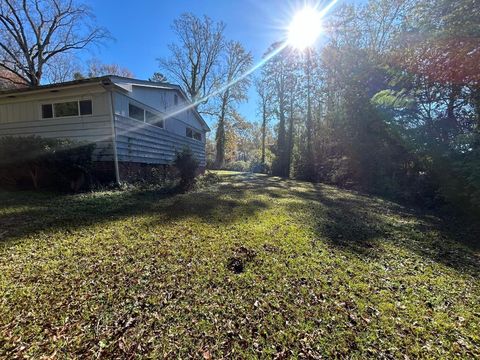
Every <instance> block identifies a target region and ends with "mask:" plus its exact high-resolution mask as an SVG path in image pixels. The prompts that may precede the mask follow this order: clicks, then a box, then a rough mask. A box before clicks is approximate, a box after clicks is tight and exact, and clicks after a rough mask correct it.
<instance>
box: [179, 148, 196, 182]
mask: <svg viewBox="0 0 480 360" xmlns="http://www.w3.org/2000/svg"><path fill="white" fill-rule="evenodd" d="M173 165H174V166H175V167H176V168H177V170H178V173H179V177H180V184H179V186H180V189H182V190H184V191H186V190H189V189H191V188H192V186H193V184H194V183H195V176H196V175H197V170H198V165H199V164H198V160H197V159H196V158H195V156H194V155H193V153H192V150H190V148H184V149H183V150H182V151H181V152H179V153H177V154H176V156H175V160H174V161H173Z"/></svg>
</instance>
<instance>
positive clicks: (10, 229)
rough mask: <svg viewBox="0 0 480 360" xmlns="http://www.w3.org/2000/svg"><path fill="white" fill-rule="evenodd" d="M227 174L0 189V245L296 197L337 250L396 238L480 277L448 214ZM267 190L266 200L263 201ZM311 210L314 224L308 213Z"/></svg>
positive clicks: (236, 215) (217, 219)
mask: <svg viewBox="0 0 480 360" xmlns="http://www.w3.org/2000/svg"><path fill="white" fill-rule="evenodd" d="M221 178H222V182H221V183H219V184H217V185H215V186H213V187H212V188H208V189H206V190H204V191H199V192H192V193H187V194H181V195H175V194H171V193H165V192H162V191H153V190H150V191H116V192H106V193H97V194H95V193H94V194H85V195H73V196H72V195H52V194H48V193H41V194H38V193H27V192H25V193H0V204H2V205H1V206H0V244H2V243H3V244H7V243H9V242H11V241H14V240H16V239H19V238H21V237H25V236H28V235H31V234H35V233H38V232H41V231H55V230H74V229H81V228H84V227H88V226H89V225H94V224H98V223H106V222H109V221H114V220H119V219H122V218H126V217H129V216H135V215H151V216H152V217H153V220H152V221H162V222H164V223H168V222H169V221H176V220H179V219H187V218H196V219H199V220H200V221H202V222H205V223H209V224H225V223H230V222H234V221H241V220H242V219H245V218H246V217H251V216H255V215H256V214H257V213H258V212H261V211H262V210H264V209H266V208H268V207H269V206H270V205H271V204H270V203H271V201H277V200H278V201H281V200H291V201H285V202H280V203H279V206H284V207H285V208H286V210H287V211H288V212H289V213H290V214H291V216H292V218H296V219H297V220H299V221H302V222H303V223H305V225H307V226H313V228H314V230H315V232H316V234H317V237H318V239H319V241H326V242H327V243H328V244H329V245H330V246H332V247H334V248H338V249H339V250H342V251H348V252H351V253H354V254H356V255H358V256H361V257H365V258H368V257H375V256H377V255H378V254H379V252H380V251H381V245H382V243H385V242H391V243H394V244H395V245H397V246H401V247H403V248H406V249H408V250H410V251H412V252H415V253H417V254H419V255H420V256H422V257H424V258H428V259H431V260H433V261H436V262H441V263H443V264H445V265H447V266H449V267H452V268H455V269H457V270H459V271H464V272H468V273H470V274H472V275H474V276H477V277H478V276H479V268H480V266H479V258H478V254H476V248H475V244H474V242H473V239H474V236H475V235H472V234H470V235H469V236H468V235H467V234H465V233H464V232H461V231H459V230H458V229H457V230H455V229H454V228H448V227H447V226H446V222H445V221H444V220H443V221H442V220H440V219H438V218H436V217H433V216H428V215H426V214H424V213H422V212H421V211H419V210H412V209H407V208H405V207H402V206H400V205H398V204H395V203H392V202H388V201H383V200H381V199H378V198H374V197H369V196H366V195H362V194H358V193H355V192H349V191H343V190H336V189H335V188H333V187H330V186H324V185H318V184H317V185H313V184H310V183H304V182H299V181H293V180H288V179H281V178H276V177H267V176H263V175H252V174H248V173H242V174H239V173H232V174H222V175H221ZM260 195H262V197H260V198H261V199H264V200H259V196H260ZM265 199H266V200H265ZM269 199H271V201H270V200H269ZM306 213H307V215H311V216H310V217H311V218H313V219H314V220H313V223H307V222H305V220H304V219H302V217H303V216H305V214H306ZM459 244H462V245H459ZM464 244H467V245H469V246H465V245H464ZM314 245H315V244H314Z"/></svg>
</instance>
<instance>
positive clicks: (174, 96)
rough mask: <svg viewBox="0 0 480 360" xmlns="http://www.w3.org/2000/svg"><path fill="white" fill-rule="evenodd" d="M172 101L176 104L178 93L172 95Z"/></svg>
mask: <svg viewBox="0 0 480 360" xmlns="http://www.w3.org/2000/svg"><path fill="white" fill-rule="evenodd" d="M173 102H174V103H175V105H178V95H177V94H174V95H173Z"/></svg>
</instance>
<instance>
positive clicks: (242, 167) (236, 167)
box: [224, 161, 250, 172]
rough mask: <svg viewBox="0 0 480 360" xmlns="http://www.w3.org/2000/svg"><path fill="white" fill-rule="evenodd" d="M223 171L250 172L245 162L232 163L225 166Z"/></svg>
mask: <svg viewBox="0 0 480 360" xmlns="http://www.w3.org/2000/svg"><path fill="white" fill-rule="evenodd" d="M224 169H225V170H230V171H241V172H247V171H250V164H249V163H248V162H246V161H233V162H231V163H228V164H225V166H224Z"/></svg>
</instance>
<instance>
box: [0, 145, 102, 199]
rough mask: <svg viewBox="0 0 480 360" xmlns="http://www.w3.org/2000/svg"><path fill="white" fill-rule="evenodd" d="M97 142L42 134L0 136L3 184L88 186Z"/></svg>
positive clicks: (65, 187)
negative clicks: (82, 141)
mask: <svg viewBox="0 0 480 360" xmlns="http://www.w3.org/2000/svg"><path fill="white" fill-rule="evenodd" d="M94 149H95V145H94V144H86V143H80V142H75V141H72V140H67V139H45V138H41V137H39V136H24V137H12V136H8V137H2V138H0V185H3V186H10V187H13V188H33V189H38V188H40V187H46V186H50V187H52V186H53V187H55V188H56V189H58V190H74V191H78V190H80V189H81V188H84V187H86V186H88V183H89V178H90V176H91V169H92V154H93V151H94Z"/></svg>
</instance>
